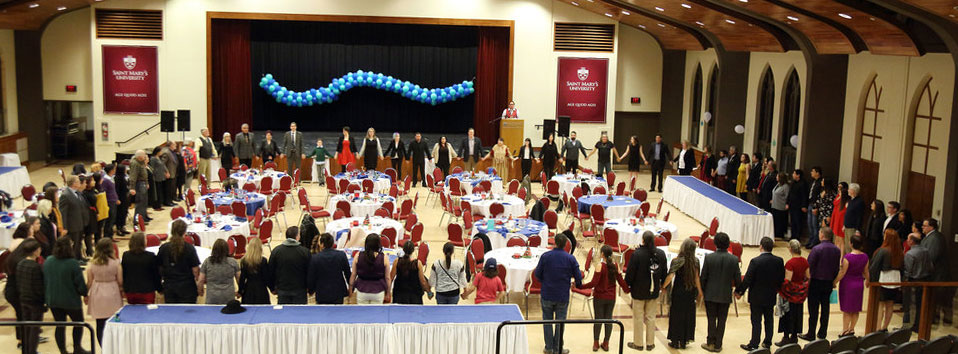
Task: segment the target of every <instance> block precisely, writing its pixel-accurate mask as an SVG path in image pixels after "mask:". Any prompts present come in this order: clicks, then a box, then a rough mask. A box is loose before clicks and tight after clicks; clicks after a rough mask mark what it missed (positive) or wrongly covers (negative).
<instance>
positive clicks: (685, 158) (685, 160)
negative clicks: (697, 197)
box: [675, 140, 695, 176]
mask: <svg viewBox="0 0 958 354" xmlns="http://www.w3.org/2000/svg"><path fill="white" fill-rule="evenodd" d="M675 162H676V163H677V165H675V167H676V168H678V169H679V175H682V176H688V175H690V174H692V169H694V168H695V152H694V151H692V149H691V148H689V142H688V140H686V141H683V142H682V151H679V155H678V156H676V157H675Z"/></svg>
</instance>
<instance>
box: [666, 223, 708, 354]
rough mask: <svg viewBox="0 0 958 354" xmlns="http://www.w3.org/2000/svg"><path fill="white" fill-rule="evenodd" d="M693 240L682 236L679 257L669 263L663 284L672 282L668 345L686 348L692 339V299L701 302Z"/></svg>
mask: <svg viewBox="0 0 958 354" xmlns="http://www.w3.org/2000/svg"><path fill="white" fill-rule="evenodd" d="M695 247H696V245H695V241H694V240H692V239H685V241H683V242H682V246H681V251H679V255H678V257H675V259H673V260H672V264H671V265H669V276H668V277H666V278H665V282H664V283H663V284H662V288H663V289H664V288H665V287H667V286H669V284H671V285H672V298H671V300H672V305H671V306H670V307H669V337H668V338H669V346H670V347H672V348H676V349H685V345H686V344H688V342H690V341H692V340H693V339H695V300H696V299H698V300H699V302H702V284H701V282H700V281H699V260H698V258H695Z"/></svg>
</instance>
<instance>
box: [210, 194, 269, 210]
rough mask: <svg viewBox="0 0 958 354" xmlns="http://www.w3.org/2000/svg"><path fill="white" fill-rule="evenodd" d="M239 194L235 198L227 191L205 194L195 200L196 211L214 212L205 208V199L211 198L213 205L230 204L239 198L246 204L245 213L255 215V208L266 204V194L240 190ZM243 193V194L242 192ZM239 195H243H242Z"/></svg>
mask: <svg viewBox="0 0 958 354" xmlns="http://www.w3.org/2000/svg"><path fill="white" fill-rule="evenodd" d="M240 193H241V194H239V195H237V197H236V198H233V195H232V194H230V193H227V192H220V193H214V194H207V195H204V196H202V197H200V199H199V200H198V201H197V202H196V211H198V212H200V213H207V214H213V213H216V210H206V199H210V198H212V199H213V205H215V206H217V207H218V206H220V205H232V204H233V201H234V200H239V201H241V202H243V204H246V215H255V214H256V209H259V208H262V207H263V206H264V205H266V196H265V195H262V194H260V193H245V192H240ZM243 193H245V194H243ZM240 195H243V196H242V197H241V196H240Z"/></svg>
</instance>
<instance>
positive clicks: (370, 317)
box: [110, 305, 523, 325]
mask: <svg viewBox="0 0 958 354" xmlns="http://www.w3.org/2000/svg"><path fill="white" fill-rule="evenodd" d="M244 307H245V308H246V311H245V312H243V313H239V314H233V315H224V314H222V313H220V309H222V308H223V306H205V305H159V308H157V309H155V310H149V309H147V307H146V305H126V306H124V307H123V308H122V309H120V312H119V313H118V314H117V315H116V316H114V317H113V318H111V319H110V321H112V322H123V323H134V324H159V323H175V324H224V325H250V324H264V323H299V324H353V323H377V324H378V323H389V324H392V323H423V324H428V323H480V322H496V323H497V322H502V321H520V320H522V319H523V318H522V314H521V313H520V312H519V308H518V306H516V305H458V306H422V305H412V306H403V305H383V306H343V305H335V306H315V305H313V306H283V308H282V309H280V310H275V309H273V307H272V306H252V305H245V306H244Z"/></svg>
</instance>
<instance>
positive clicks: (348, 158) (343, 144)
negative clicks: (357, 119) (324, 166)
mask: <svg viewBox="0 0 958 354" xmlns="http://www.w3.org/2000/svg"><path fill="white" fill-rule="evenodd" d="M355 150H356V140H355V139H353V137H351V136H349V126H345V127H343V136H340V137H339V143H337V144H336V156H335V157H334V158H335V159H336V161H337V162H339V166H340V167H342V169H343V172H346V165H348V164H349V163H350V162H352V163H353V164H355V162H356V155H355V154H354V152H353V151H355Z"/></svg>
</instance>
